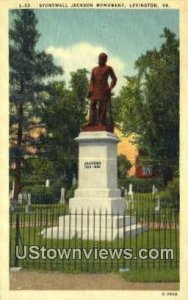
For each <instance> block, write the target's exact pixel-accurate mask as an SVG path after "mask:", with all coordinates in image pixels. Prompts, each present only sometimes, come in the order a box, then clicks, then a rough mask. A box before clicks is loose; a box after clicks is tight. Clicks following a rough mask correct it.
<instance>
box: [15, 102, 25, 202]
mask: <svg viewBox="0 0 188 300" xmlns="http://www.w3.org/2000/svg"><path fill="white" fill-rule="evenodd" d="M18 119H19V121H18V131H17V154H16V170H15V189H14V196H13V200H14V201H17V200H18V194H19V193H20V192H21V167H22V166H21V164H22V156H21V148H22V136H23V104H20V105H19V107H18Z"/></svg>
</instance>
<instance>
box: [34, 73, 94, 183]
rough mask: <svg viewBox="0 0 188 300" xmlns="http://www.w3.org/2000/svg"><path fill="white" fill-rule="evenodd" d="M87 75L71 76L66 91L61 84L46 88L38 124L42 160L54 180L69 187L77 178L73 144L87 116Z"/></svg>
mask: <svg viewBox="0 0 188 300" xmlns="http://www.w3.org/2000/svg"><path fill="white" fill-rule="evenodd" d="M86 75H87V71H86V70H85V69H79V70H77V71H76V72H72V73H71V80H70V87H69V88H67V87H66V85H65V83H64V82H54V83H52V84H51V86H50V87H49V90H48V93H49V96H48V99H47V101H46V102H45V106H44V108H43V117H42V121H43V122H44V123H45V126H46V132H45V134H44V136H43V137H41V139H40V145H39V146H40V148H42V149H43V153H44V156H46V157H48V158H49V159H50V160H51V161H52V162H53V164H54V170H55V173H56V176H57V178H58V177H59V176H62V179H63V182H64V184H65V185H66V186H68V187H70V186H71V183H72V178H73V175H74V174H77V160H78V145H77V142H76V141H75V140H74V138H75V137H77V136H78V134H79V132H80V127H81V126H82V125H83V124H84V122H85V119H86V113H87V105H86V97H87V87H88V80H87V76H86Z"/></svg>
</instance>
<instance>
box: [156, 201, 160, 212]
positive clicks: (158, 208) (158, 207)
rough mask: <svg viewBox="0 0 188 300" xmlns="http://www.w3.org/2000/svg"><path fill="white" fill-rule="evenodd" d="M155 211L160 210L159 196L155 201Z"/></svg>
mask: <svg viewBox="0 0 188 300" xmlns="http://www.w3.org/2000/svg"><path fill="white" fill-rule="evenodd" d="M155 211H160V199H159V198H157V201H156V206H155Z"/></svg>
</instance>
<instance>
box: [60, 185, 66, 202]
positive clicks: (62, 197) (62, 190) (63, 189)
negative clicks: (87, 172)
mask: <svg viewBox="0 0 188 300" xmlns="http://www.w3.org/2000/svg"><path fill="white" fill-rule="evenodd" d="M59 203H60V204H64V203H65V188H61V198H60V201H59Z"/></svg>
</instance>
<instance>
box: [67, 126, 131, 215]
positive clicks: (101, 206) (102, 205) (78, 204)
mask: <svg viewBox="0 0 188 300" xmlns="http://www.w3.org/2000/svg"><path fill="white" fill-rule="evenodd" d="M76 140H77V141H78V143H79V174H78V188H77V189H76V190H75V195H74V198H72V199H70V200H69V208H70V210H71V212H75V211H77V212H78V213H79V212H83V213H87V212H88V210H89V211H90V212H92V213H93V212H94V211H95V213H100V212H102V213H104V212H106V211H107V212H108V213H111V212H113V213H119V214H123V213H124V210H125V201H124V199H123V198H121V191H120V189H118V187H117V143H118V142H119V140H118V138H117V137H116V136H115V135H114V134H113V133H110V132H106V131H99V132H81V133H80V135H79V136H78V137H77V138H76Z"/></svg>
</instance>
